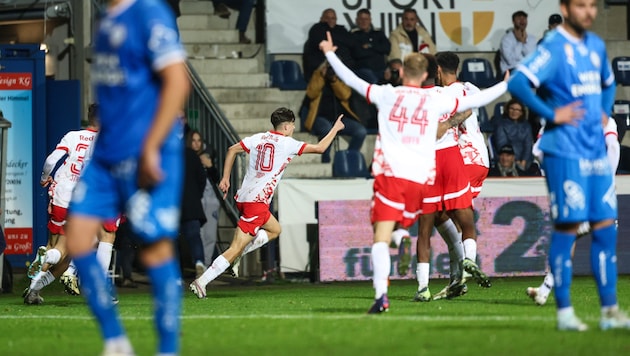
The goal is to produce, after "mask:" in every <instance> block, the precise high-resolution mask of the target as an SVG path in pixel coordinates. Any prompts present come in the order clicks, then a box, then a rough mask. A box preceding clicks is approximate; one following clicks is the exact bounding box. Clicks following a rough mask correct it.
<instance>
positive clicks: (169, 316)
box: [148, 259, 182, 354]
mask: <svg viewBox="0 0 630 356" xmlns="http://www.w3.org/2000/svg"><path fill="white" fill-rule="evenodd" d="M148 274H149V278H151V283H152V285H153V301H154V304H155V325H156V328H157V331H158V335H159V340H160V345H159V353H161V354H177V353H178V351H179V329H180V320H179V316H180V311H181V303H182V281H181V276H180V272H179V266H178V265H177V264H176V263H175V260H174V259H171V260H169V261H166V262H165V263H163V264H161V265H159V266H154V267H150V268H149V269H148Z"/></svg>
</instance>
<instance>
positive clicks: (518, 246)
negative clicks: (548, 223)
mask: <svg viewBox="0 0 630 356" xmlns="http://www.w3.org/2000/svg"><path fill="white" fill-rule="evenodd" d="M517 217H522V218H523V219H524V220H525V228H524V229H523V232H522V233H521V234H520V235H519V236H518V238H517V239H516V241H514V243H512V244H511V245H510V246H509V247H508V248H506V249H505V250H504V251H503V252H502V253H501V254H500V255H499V256H497V258H496V259H495V260H494V270H495V272H501V273H511V272H532V271H542V270H544V269H545V259H546V256H544V255H541V256H534V257H525V254H526V253H527V251H529V250H530V249H531V248H532V247H533V246H534V245H535V244H536V243H537V242H538V239H539V238H540V231H541V224H542V222H543V221H544V216H543V213H542V211H541V210H540V207H538V205H536V204H534V203H531V202H527V201H512V202H509V203H507V204H504V205H502V206H501V207H500V208H499V209H498V210H497V211H496V213H495V215H494V219H493V221H492V223H493V224H497V225H511V224H512V220H514V218H517ZM537 222H540V223H537Z"/></svg>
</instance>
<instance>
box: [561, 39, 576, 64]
mask: <svg viewBox="0 0 630 356" xmlns="http://www.w3.org/2000/svg"><path fill="white" fill-rule="evenodd" d="M564 54H565V55H566V56H567V63H569V64H570V65H571V66H573V67H575V52H573V47H572V46H571V44H570V43H566V44H565V45H564Z"/></svg>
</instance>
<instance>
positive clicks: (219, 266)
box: [197, 255, 230, 286]
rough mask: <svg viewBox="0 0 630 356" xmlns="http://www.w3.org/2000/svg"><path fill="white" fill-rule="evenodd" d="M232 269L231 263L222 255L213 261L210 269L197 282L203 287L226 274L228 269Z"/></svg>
mask: <svg viewBox="0 0 630 356" xmlns="http://www.w3.org/2000/svg"><path fill="white" fill-rule="evenodd" d="M228 267H230V262H229V261H228V260H227V259H226V258H225V257H223V255H220V256H219V257H217V258H216V259H215V260H214V261H212V265H210V267H208V269H207V270H206V271H205V272H203V274H202V275H201V277H199V278H197V282H199V284H201V285H202V286H205V285H207V284H208V283H210V282H212V281H214V280H215V279H216V278H217V277H218V276H220V275H221V273H223V272H225V270H226V269H228Z"/></svg>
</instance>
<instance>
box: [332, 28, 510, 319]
mask: <svg viewBox="0 0 630 356" xmlns="http://www.w3.org/2000/svg"><path fill="white" fill-rule="evenodd" d="M320 49H321V50H322V52H324V54H325V55H326V59H327V60H328V62H329V63H330V65H331V66H332V67H333V69H334V70H335V73H337V76H338V77H339V78H340V79H341V80H343V81H344V82H345V83H346V84H348V85H349V86H350V87H352V88H353V89H354V90H356V91H357V92H358V93H360V94H362V95H364V96H365V97H366V98H367V99H368V101H370V102H373V103H375V104H376V106H377V107H378V127H379V135H378V137H377V146H376V147H375V149H374V159H373V164H372V174H373V175H374V178H375V179H374V196H373V198H372V211H371V221H372V224H373V225H374V244H373V245H372V265H373V268H374V272H373V284H374V289H375V301H374V304H373V305H372V307H371V308H370V309H369V311H368V313H381V312H384V311H387V310H388V309H389V299H388V298H387V285H388V277H389V272H390V268H391V265H390V263H391V257H390V255H389V244H390V242H391V235H392V232H393V231H394V227H395V226H396V224H397V223H400V224H401V225H402V226H409V225H410V223H412V222H413V221H415V219H416V218H417V216H418V214H419V213H420V212H421V211H420V210H421V208H422V206H421V205H422V203H421V199H422V198H423V197H424V190H425V189H426V186H427V185H428V184H432V183H433V182H434V181H435V167H436V166H435V141H436V137H438V136H441V135H438V126H439V125H438V121H439V119H440V117H441V116H442V115H444V114H453V113H455V112H459V111H465V110H467V109H470V108H472V107H476V106H479V105H485V104H486V103H488V102H490V101H492V100H494V98H496V97H498V96H499V95H501V94H503V93H504V92H505V90H506V84H505V83H504V82H502V83H500V84H498V85H496V86H495V87H492V88H490V89H488V90H486V91H484V92H481V93H480V94H478V95H475V96H469V97H464V98H461V99H456V98H452V97H450V96H446V95H441V94H439V93H435V92H434V91H430V90H427V89H422V88H421V87H420V86H421V85H422V82H423V81H424V80H425V79H426V77H427V73H426V70H427V60H426V59H425V58H424V57H423V56H422V55H421V54H418V53H413V54H410V55H408V56H407V57H405V58H404V61H403V68H402V70H401V78H402V80H403V85H402V86H398V87H392V86H391V85H373V84H369V83H367V82H365V81H364V80H362V79H360V78H359V77H357V76H356V75H355V74H354V73H353V72H352V71H351V70H350V69H348V68H347V67H346V66H345V65H344V64H343V63H342V62H341V61H340V60H339V58H338V57H337V56H336V55H335V52H334V51H335V46H334V45H333V41H332V38H331V36H330V33H328V34H327V39H326V40H324V41H322V42H321V43H320ZM449 123H450V122H449ZM452 126H454V125H452Z"/></svg>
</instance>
